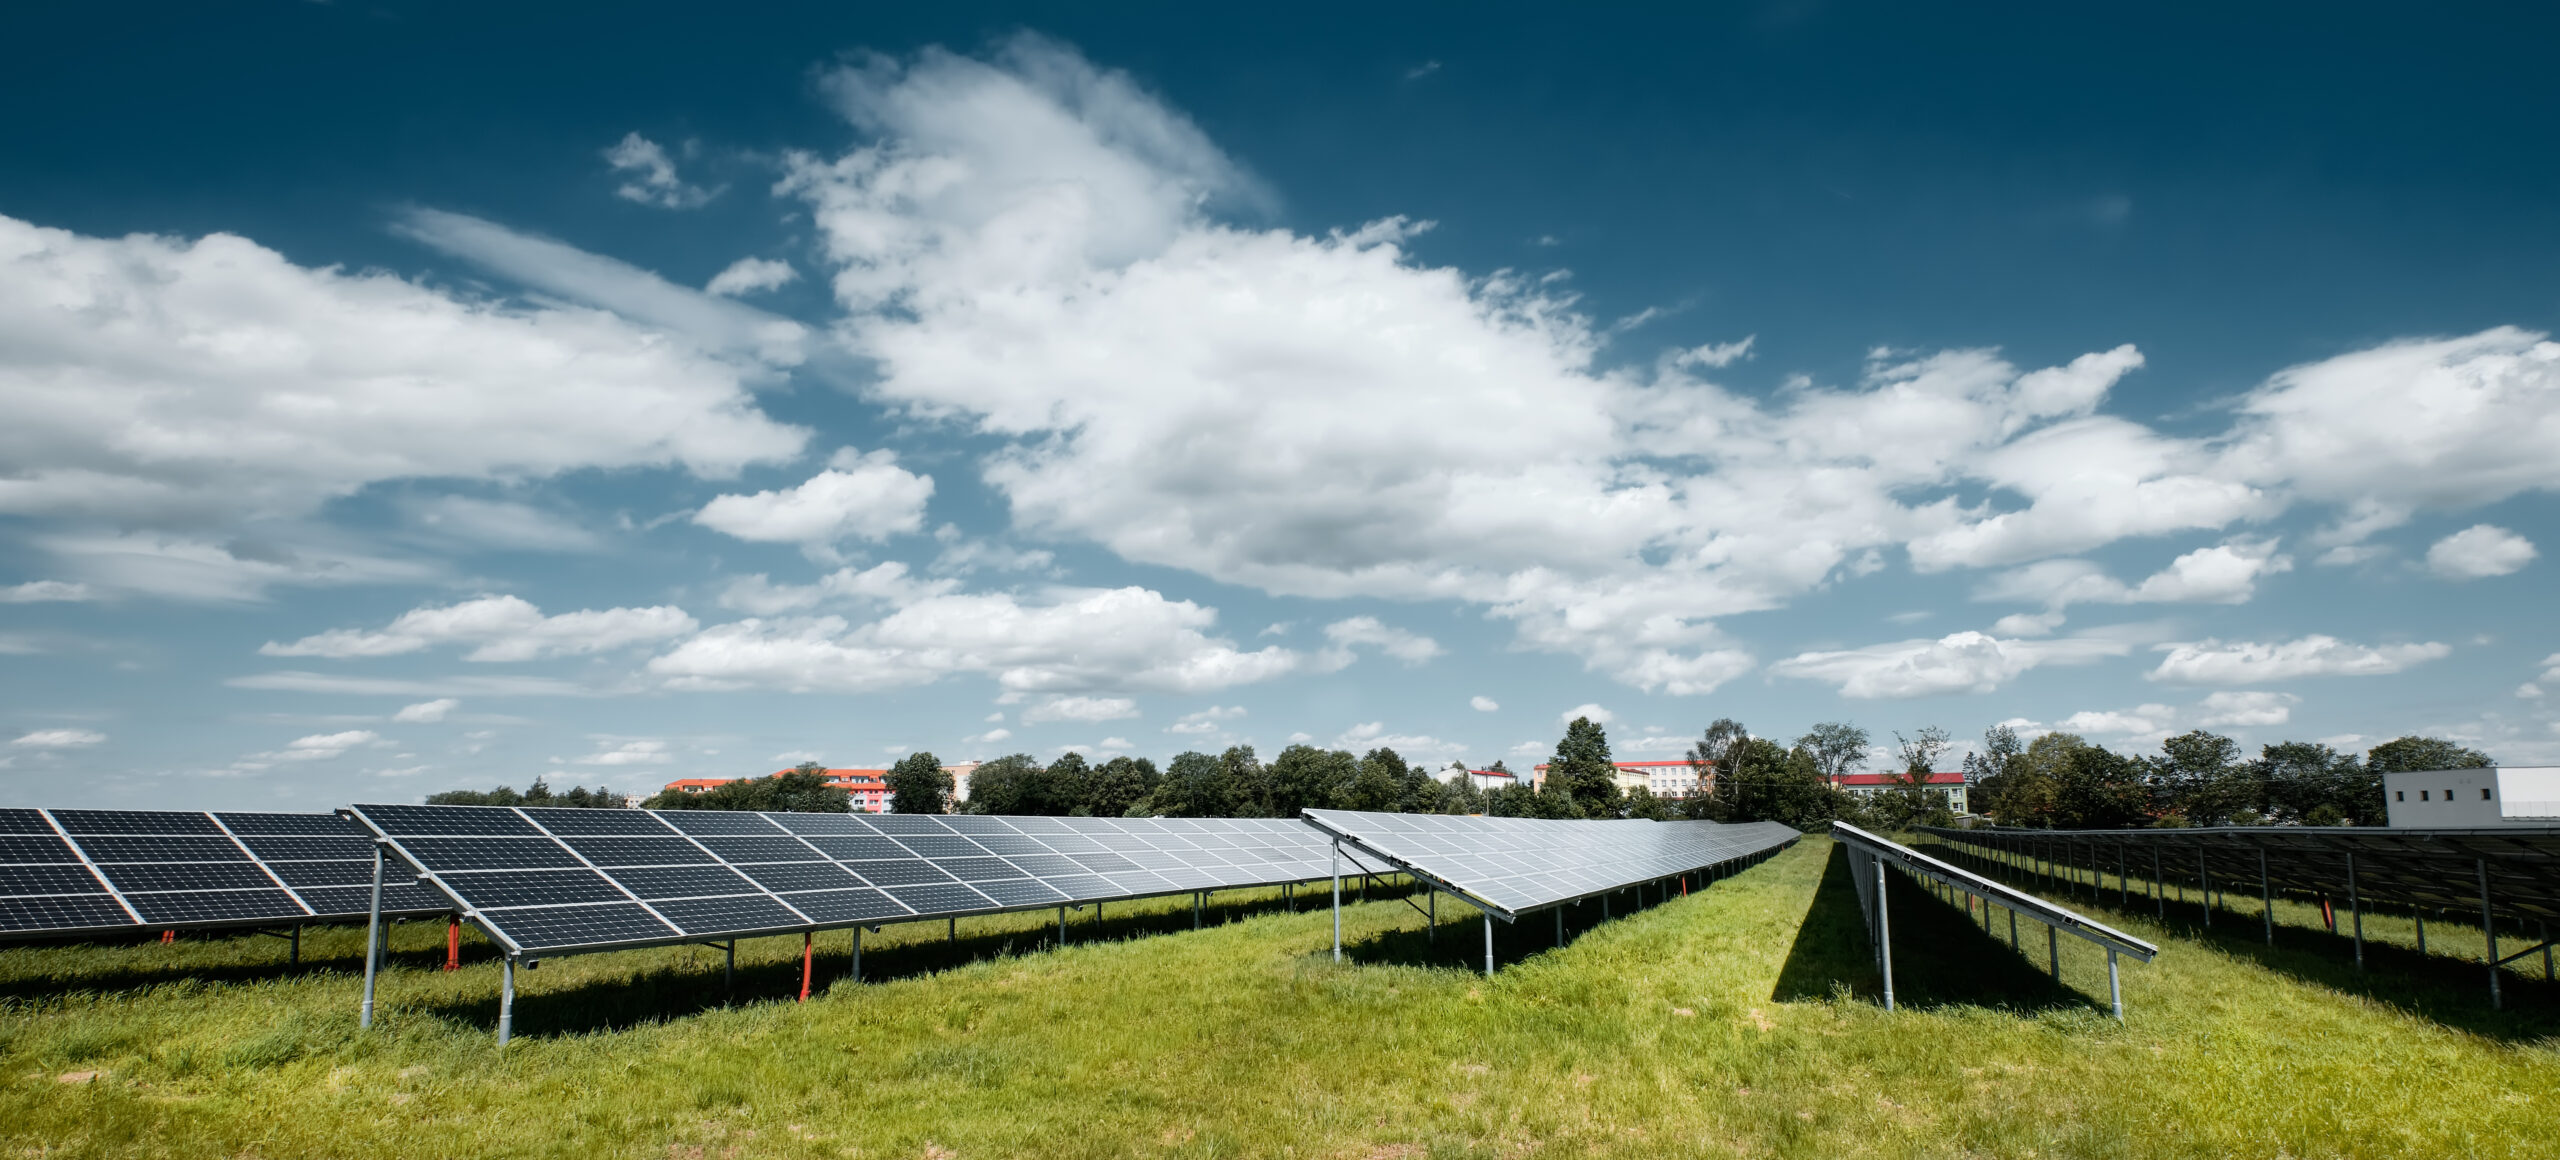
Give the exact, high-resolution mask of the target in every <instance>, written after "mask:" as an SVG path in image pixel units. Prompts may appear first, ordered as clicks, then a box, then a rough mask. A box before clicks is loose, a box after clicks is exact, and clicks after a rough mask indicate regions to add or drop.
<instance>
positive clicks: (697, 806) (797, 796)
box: [640, 762, 853, 814]
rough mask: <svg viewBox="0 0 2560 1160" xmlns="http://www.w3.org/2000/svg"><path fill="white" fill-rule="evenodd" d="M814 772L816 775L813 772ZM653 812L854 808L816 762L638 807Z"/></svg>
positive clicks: (662, 796) (663, 795) (668, 794)
mask: <svg viewBox="0 0 2560 1160" xmlns="http://www.w3.org/2000/svg"><path fill="white" fill-rule="evenodd" d="M813 771H815V772H813ZM640 804H641V805H643V806H646V807H647V808H649V809H653V810H756V811H761V812H766V813H794V814H841V813H844V812H846V811H848V810H850V809H852V808H853V805H852V796H851V795H849V794H847V793H846V792H845V791H844V789H843V787H841V786H832V785H828V784H827V779H826V774H825V772H824V767H823V766H819V765H818V764H817V763H815V762H811V763H808V764H805V765H802V766H800V767H799V768H796V769H788V770H784V771H783V772H781V773H777V774H774V775H773V776H771V777H750V778H743V779H740V780H738V781H733V782H730V783H728V784H726V785H719V786H713V787H712V788H710V789H708V790H705V791H703V792H701V793H695V794H688V793H678V792H676V791H674V790H666V791H662V792H660V793H659V794H658V796H656V797H653V798H650V799H649V800H648V801H645V802H642V803H640Z"/></svg>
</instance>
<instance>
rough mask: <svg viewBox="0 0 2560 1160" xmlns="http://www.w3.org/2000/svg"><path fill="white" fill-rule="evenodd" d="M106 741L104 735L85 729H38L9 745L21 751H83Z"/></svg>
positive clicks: (20, 736)
mask: <svg viewBox="0 0 2560 1160" xmlns="http://www.w3.org/2000/svg"><path fill="white" fill-rule="evenodd" d="M106 739H107V735H106V734H104V733H96V732H92V731H90V730H87V729H38V730H35V731H34V732H31V733H24V734H21V735H19V737H18V739H17V740H15V741H12V742H10V743H9V744H11V745H14V746H17V747H19V748H21V749H84V748H87V747H89V746H92V745H97V744H100V743H102V742H104V741H105V740H106Z"/></svg>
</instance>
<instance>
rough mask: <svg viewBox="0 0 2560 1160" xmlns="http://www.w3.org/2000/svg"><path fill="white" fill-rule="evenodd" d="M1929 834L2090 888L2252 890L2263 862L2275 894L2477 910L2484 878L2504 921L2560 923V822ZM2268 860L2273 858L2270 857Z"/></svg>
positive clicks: (1943, 831) (1939, 831)
mask: <svg viewBox="0 0 2560 1160" xmlns="http://www.w3.org/2000/svg"><path fill="white" fill-rule="evenodd" d="M1921 832H1922V833H1925V834H1928V835H1929V836H1930V837H1932V838H1935V839H1937V840H1938V841H1941V842H1946V843H1949V844H1952V845H1957V846H1966V847H1972V848H1974V849H1976V850H1981V851H1995V850H1996V851H2003V852H2007V853H2010V854H2014V855H2020V856H2023V857H2027V858H2032V859H2035V860H2036V861H2037V862H2039V863H2044V862H2051V863H2053V864H2055V865H2057V866H2059V867H2062V868H2063V869H2065V870H2068V871H2071V872H2072V873H2070V874H2067V875H2065V877H2068V878H2073V879H2075V880H2076V881H2077V882H2078V883H2079V884H2080V885H2081V886H2083V887H2085V886H2086V884H2087V882H2088V880H2089V879H2091V878H2092V877H2093V876H2095V875H2106V876H2113V875H2115V874H2116V873H2117V872H2118V871H2119V870H2120V869H2121V870H2122V871H2123V872H2124V873H2125V874H2127V875H2129V876H2130V877H2132V878H2137V879H2153V878H2154V875H2155V873H2156V874H2157V875H2158V879H2155V880H2165V881H2166V882H2169V883H2178V882H2186V883H2195V884H2199V885H2210V886H2212V887H2214V888H2215V889H2216V890H2221V889H2224V888H2228V887H2239V888H2241V889H2242V890H2244V891H2246V890H2251V889H2253V888H2255V887H2256V886H2257V885H2258V883H2259V873H2260V870H2261V868H2262V867H2263V869H2264V871H2265V874H2266V880H2267V885H2268V886H2269V888H2271V889H2274V890H2282V891H2294V892H2299V893H2302V894H2313V895H2327V896H2329V897H2331V898H2339V899H2343V898H2346V897H2348V895H2349V894H2350V893H2351V892H2352V893H2353V894H2354V895H2356V896H2357V897H2359V898H2361V899H2362V900H2364V901H2365V902H2367V903H2372V902H2384V903H2390V904H2395V905H2401V906H2412V907H2420V908H2436V907H2443V908H2447V909H2457V910H2468V911H2472V912H2474V913H2476V912H2477V908H2478V907H2479V906H2480V905H2481V902H2482V899H2481V894H2482V892H2483V886H2484V882H2483V879H2484V878H2485V879H2486V882H2485V886H2486V888H2487V893H2488V896H2489V904H2490V906H2491V908H2492V909H2493V910H2495V911H2496V912H2497V914H2498V915H2499V916H2500V917H2501V918H2507V919H2515V920H2530V921H2537V922H2547V921H2550V920H2553V919H2560V827H2554V826H2523V825H2507V826H2500V827H2496V828H2493V829H2461V830H2418V829H2386V828H2382V827H2379V826H2334V827H2332V826H2213V827H2195V828H2184V829H2146V830H2008V829H1973V830H1959V829H1940V828H1935V827H1924V828H1923V829H1922V830H1921ZM2261 856H2263V857H2264V859H2265V860H2264V861H2263V862H2261V861H2260V858H2261Z"/></svg>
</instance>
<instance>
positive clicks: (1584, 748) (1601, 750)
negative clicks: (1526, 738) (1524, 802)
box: [1546, 717, 1618, 818]
mask: <svg viewBox="0 0 2560 1160" xmlns="http://www.w3.org/2000/svg"><path fill="white" fill-rule="evenodd" d="M1546 792H1548V793H1551V794H1556V795H1558V798H1559V804H1558V805H1557V806H1556V807H1555V808H1556V809H1557V811H1558V812H1560V813H1562V814H1563V815H1564V816H1567V817H1585V818H1608V817H1615V816H1617V813H1618V767H1617V765H1616V763H1615V762H1613V761H1612V760H1611V759H1610V757H1609V733H1608V731H1607V730H1605V729H1602V728H1601V727H1600V723H1599V722H1597V721H1593V720H1592V719H1591V718H1589V717H1576V718H1574V719H1573V721H1572V723H1571V724H1568V725H1566V726H1565V727H1564V738H1563V739H1562V740H1560V741H1557V742H1556V752H1555V756H1553V757H1550V758H1548V759H1547V781H1546Z"/></svg>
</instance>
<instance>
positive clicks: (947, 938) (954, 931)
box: [942, 915, 960, 947]
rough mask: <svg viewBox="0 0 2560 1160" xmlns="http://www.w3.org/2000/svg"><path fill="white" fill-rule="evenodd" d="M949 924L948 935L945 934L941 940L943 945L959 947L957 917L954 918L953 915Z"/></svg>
mask: <svg viewBox="0 0 2560 1160" xmlns="http://www.w3.org/2000/svg"><path fill="white" fill-rule="evenodd" d="M949 922H950V923H951V927H950V931H949V933H947V934H945V935H944V936H943V939H942V941H943V944H944V945H946V946H954V947H956V946H959V945H960V919H959V917H958V916H956V915H955V916H953V917H952V918H951V919H950V920H949Z"/></svg>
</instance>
